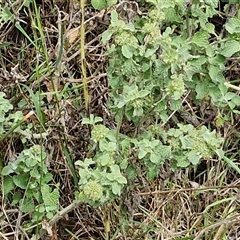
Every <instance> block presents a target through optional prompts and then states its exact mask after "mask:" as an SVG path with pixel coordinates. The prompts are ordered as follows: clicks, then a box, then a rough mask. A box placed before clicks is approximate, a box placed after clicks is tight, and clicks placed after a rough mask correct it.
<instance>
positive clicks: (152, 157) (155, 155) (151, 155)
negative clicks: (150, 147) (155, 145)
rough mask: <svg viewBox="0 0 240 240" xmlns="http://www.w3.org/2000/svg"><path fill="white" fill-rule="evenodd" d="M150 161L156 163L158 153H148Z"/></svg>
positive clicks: (158, 161) (158, 158)
mask: <svg viewBox="0 0 240 240" xmlns="http://www.w3.org/2000/svg"><path fill="white" fill-rule="evenodd" d="M150 161H151V162H152V163H155V164H158V163H160V155H159V154H157V153H154V152H153V153H151V154H150Z"/></svg>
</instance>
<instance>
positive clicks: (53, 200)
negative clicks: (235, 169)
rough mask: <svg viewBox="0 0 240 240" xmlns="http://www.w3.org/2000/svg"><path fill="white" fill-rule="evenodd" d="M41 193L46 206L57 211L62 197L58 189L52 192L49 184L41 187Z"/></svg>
mask: <svg viewBox="0 0 240 240" xmlns="http://www.w3.org/2000/svg"><path fill="white" fill-rule="evenodd" d="M41 193H42V198H43V202H44V205H45V206H50V207H51V206H53V207H54V209H56V207H57V208H58V201H59V197H60V194H59V191H58V189H56V188H55V189H54V190H53V191H52V192H51V188H50V187H49V186H48V185H47V184H44V185H42V186H41Z"/></svg>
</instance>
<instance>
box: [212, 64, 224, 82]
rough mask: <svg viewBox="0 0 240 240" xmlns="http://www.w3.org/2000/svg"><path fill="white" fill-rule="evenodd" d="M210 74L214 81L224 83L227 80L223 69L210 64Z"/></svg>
mask: <svg viewBox="0 0 240 240" xmlns="http://www.w3.org/2000/svg"><path fill="white" fill-rule="evenodd" d="M209 76H210V78H211V79H212V81H213V82H214V83H224V81H225V78H224V76H223V74H222V71H221V70H219V67H216V66H214V65H210V66H209Z"/></svg>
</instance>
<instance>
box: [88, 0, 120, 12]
mask: <svg viewBox="0 0 240 240" xmlns="http://www.w3.org/2000/svg"><path fill="white" fill-rule="evenodd" d="M116 3H117V0H91V4H92V6H93V7H94V8H95V9H97V10H103V9H105V8H108V7H110V6H111V5H113V4H116Z"/></svg>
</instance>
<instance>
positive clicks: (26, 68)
mask: <svg viewBox="0 0 240 240" xmlns="http://www.w3.org/2000/svg"><path fill="white" fill-rule="evenodd" d="M7 2H8V1H7ZM22 3H23V1H21V0H19V1H16V2H15V3H14V4H13V3H11V4H10V5H9V7H10V9H12V10H13V11H14V13H15V16H14V17H15V21H19V22H20V23H21V25H22V27H23V28H24V29H25V31H26V33H27V34H28V35H29V36H30V37H31V38H32V39H35V40H34V41H35V44H36V46H35V47H34V46H33V45H30V44H29V41H28V40H27V39H26V37H25V36H24V35H23V34H22V33H21V32H20V31H19V30H18V29H16V28H15V27H14V24H13V23H11V22H8V23H6V24H4V25H2V26H1V29H0V66H1V67H0V91H3V92H5V93H6V96H7V98H8V99H10V100H11V102H12V104H13V105H14V106H15V110H17V109H20V110H21V111H23V113H24V114H27V113H28V112H29V111H31V110H33V111H34V112H35V111H36V109H35V108H34V106H33V102H32V99H31V97H30V96H29V93H28V92H27V91H26V89H25V88H24V87H23V85H27V86H28V87H29V88H30V89H32V91H34V92H44V93H46V95H44V98H43V104H42V106H41V110H42V113H43V114H44V117H45V123H44V128H43V129H44V134H45V136H46V137H45V138H44V139H42V140H40V139H39V138H37V137H36V136H35V137H34V135H33V136H32V137H31V139H30V140H29V144H30V143H31V144H34V143H39V142H40V141H41V144H42V145H43V146H44V148H45V149H46V151H47V152H48V161H47V163H48V165H49V169H50V170H51V172H52V173H53V174H54V181H55V183H60V193H61V200H60V205H61V208H65V207H67V206H69V205H70V204H71V203H72V201H73V200H74V190H75V187H74V186H76V185H77V182H76V181H77V179H74V174H73V170H72V169H71V166H72V167H73V166H74V162H75V161H76V160H79V159H84V158H85V157H86V154H87V151H88V150H87V147H88V143H89V135H90V132H89V131H90V129H88V127H86V126H85V125H81V119H82V117H83V116H87V115H88V114H90V113H93V114H94V115H96V116H100V117H102V118H103V119H104V124H105V125H106V126H108V127H114V126H115V123H114V121H113V119H114V118H113V116H111V114H110V113H109V111H108V108H107V105H106V103H107V100H108V97H109V96H108V93H107V89H108V82H107V76H106V69H107V59H106V57H105V55H104V53H105V48H104V46H103V45H102V44H101V42H100V38H101V33H102V32H103V31H104V30H106V29H107V26H108V24H109V22H108V20H109V14H108V12H105V11H102V12H95V11H93V9H92V8H91V7H90V6H89V5H88V6H87V8H86V13H85V16H86V19H85V21H86V22H85V23H86V46H85V47H86V68H87V78H88V91H89V96H90V105H89V109H87V110H86V109H85V105H84V101H83V100H82V99H83V92H82V73H81V67H80V48H79V46H80V42H79V41H80V36H79V27H80V22H81V19H80V18H81V14H80V7H79V4H78V2H77V1H62V0H57V1H55V3H56V4H53V1H50V0H47V1H37V7H38V8H39V10H40V15H41V24H42V29H43V34H44V39H41V36H40V34H39V32H38V31H37V29H36V26H34V25H33V23H35V24H36V14H35V13H34V9H33V6H31V8H30V9H32V12H30V11H29V9H28V8H26V7H22V6H21V4H22ZM6 4H7V3H6ZM8 4H9V3H8ZM130 6H131V5H130ZM132 6H135V4H132ZM121 14H124V11H122V13H121ZM59 21H60V22H59ZM60 24H62V27H63V35H62V36H61V35H60V34H61V31H60V29H59V26H60ZM34 27H35V30H34ZM34 33H35V34H36V36H35V37H34ZM61 37H62V38H63V40H64V49H61V50H60V47H61V46H59V39H60V38H61ZM4 43H6V46H2V45H1V44H4ZM59 51H63V52H62V55H61V59H58V57H59ZM57 60H60V62H59V65H57V68H55V66H56V65H55V63H56V61H57ZM37 63H38V65H37ZM36 66H39V67H40V69H39V70H38V71H36ZM39 73H40V75H39ZM54 81H57V82H55V83H57V84H56V86H57V89H58V90H59V91H60V92H61V95H59V96H56V94H54V89H53V83H54ZM55 83H54V84H55ZM23 100H24V101H25V102H26V104H25V105H24V106H23V107H21V108H20V107H18V104H19V103H20V102H21V101H23ZM190 104H191V103H190ZM196 111H197V109H196ZM203 121H205V120H203ZM233 122H234V124H233V125H234V126H235V127H234V129H233V128H232V126H226V128H224V129H220V130H219V131H221V132H222V133H223V135H224V136H225V139H226V142H227V144H228V146H230V145H231V146H232V148H230V147H228V146H227V148H228V149H229V156H230V155H232V156H233V157H234V158H235V159H238V158H239V155H238V140H237V138H238V129H239V121H238V119H233ZM30 123H31V124H32V128H31V131H32V132H34V133H35V134H39V133H40V132H41V131H40V127H39V119H38V116H36V115H34V116H32V117H31V118H30V119H29V120H28V122H27V124H30ZM233 132H234V133H233ZM232 133H233V134H232ZM23 148H24V146H23V144H22V143H21V141H20V136H12V137H11V138H8V139H7V140H5V141H4V142H1V143H0V149H1V152H2V153H3V159H4V162H5V163H7V162H8V161H11V160H14V159H15V156H16V155H17V154H19V153H20V152H21V151H22V150H23ZM141 181H142V182H140V181H139V183H137V184H136V185H134V186H131V187H130V188H129V189H128V191H126V194H125V195H124V196H123V197H122V199H120V200H116V201H114V202H112V203H110V204H109V205H108V206H107V213H106V209H103V208H102V207H99V208H91V207H89V206H87V205H79V206H78V208H76V209H74V210H72V211H71V212H69V213H68V214H67V215H66V216H65V217H64V218H62V219H61V220H59V221H58V222H57V224H56V225H54V228H53V229H52V230H53V233H52V236H51V237H49V238H48V239H51V240H54V239H62V240H64V239H69V240H70V239H159V240H160V239H161V240H167V239H196V240H197V239H209V240H210V239H214V240H217V239H226V238H224V236H229V238H228V239H240V237H239V233H240V224H239V220H240V215H239V199H240V198H239V187H240V182H239V176H237V175H236V174H235V173H234V172H232V171H231V170H229V169H226V166H225V165H224V164H223V163H221V162H217V161H212V162H207V163H203V164H202V165H201V166H199V168H198V169H195V171H193V170H191V171H190V170H189V171H185V170H182V171H178V172H172V171H171V170H170V168H169V166H168V165H167V164H166V165H165V166H163V169H162V171H161V174H160V176H159V178H158V179H156V180H155V181H153V182H150V183H148V182H147V181H146V180H145V179H142V180H141ZM0 202H1V198H0ZM28 218H29V216H28V215H22V214H21V213H19V211H18V209H14V208H12V206H11V205H10V202H4V203H3V202H2V204H1V212H0V223H1V224H0V239H33V238H31V234H30V233H29V231H28V230H29V229H28V228H26V227H23V226H22V223H23V221H24V220H26V219H28ZM106 225H109V229H108V230H107V231H106ZM29 228H36V226H30V227H29ZM230 236H231V237H232V238H230ZM45 239H47V237H46V238H45Z"/></svg>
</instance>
